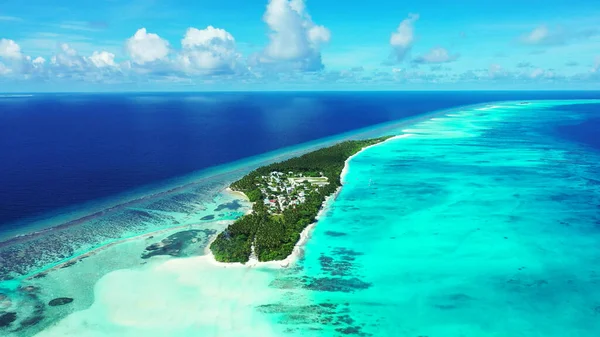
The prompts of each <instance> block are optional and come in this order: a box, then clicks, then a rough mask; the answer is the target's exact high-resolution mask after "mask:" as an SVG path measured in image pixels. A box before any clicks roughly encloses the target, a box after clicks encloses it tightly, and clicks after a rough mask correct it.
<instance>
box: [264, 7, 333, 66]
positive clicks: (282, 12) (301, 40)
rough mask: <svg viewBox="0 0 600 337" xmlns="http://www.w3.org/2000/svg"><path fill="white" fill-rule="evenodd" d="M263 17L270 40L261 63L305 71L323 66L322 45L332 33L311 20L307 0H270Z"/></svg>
mask: <svg viewBox="0 0 600 337" xmlns="http://www.w3.org/2000/svg"><path fill="white" fill-rule="evenodd" d="M263 20H264V21H265V23H266V24H267V26H268V27H269V30H270V33H269V38H270V43H269V44H268V45H267V47H266V48H265V49H264V51H263V53H262V55H260V56H259V57H258V63H261V64H271V65H276V66H281V65H283V68H294V69H298V70H304V71H313V70H320V69H322V68H323V67H324V66H323V62H322V60H321V47H322V46H323V44H325V43H327V42H329V40H330V39H331V33H330V32H329V30H328V29H327V28H326V27H324V26H319V25H317V24H315V23H314V22H313V21H312V18H311V17H310V15H309V14H308V12H307V11H306V5H305V3H304V0H270V1H269V4H268V5H267V10H266V12H265V14H264V16H263Z"/></svg>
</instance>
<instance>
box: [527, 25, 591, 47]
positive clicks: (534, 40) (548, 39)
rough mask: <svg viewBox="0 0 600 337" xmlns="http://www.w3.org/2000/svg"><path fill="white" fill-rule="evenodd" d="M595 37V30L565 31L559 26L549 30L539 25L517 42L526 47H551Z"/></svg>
mask: <svg viewBox="0 0 600 337" xmlns="http://www.w3.org/2000/svg"><path fill="white" fill-rule="evenodd" d="M595 36H598V30H597V29H595V28H591V29H582V30H572V29H570V30H567V29H564V28H563V27H560V26H556V27H553V28H552V29H550V28H549V27H548V26H546V25H541V26H538V27H536V28H534V29H533V30H532V31H530V32H528V33H526V34H523V35H521V37H520V39H519V41H520V42H521V43H522V44H526V45H533V46H552V45H561V44H566V43H570V42H574V41H577V40H585V39H589V38H593V37H595Z"/></svg>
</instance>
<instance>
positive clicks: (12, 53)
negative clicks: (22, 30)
mask: <svg viewBox="0 0 600 337" xmlns="http://www.w3.org/2000/svg"><path fill="white" fill-rule="evenodd" d="M0 57H2V58H4V59H7V60H20V59H21V58H22V57H23V54H22V53H21V47H20V46H19V45H18V44H17V43H16V42H15V41H13V40H9V39H1V40H0Z"/></svg>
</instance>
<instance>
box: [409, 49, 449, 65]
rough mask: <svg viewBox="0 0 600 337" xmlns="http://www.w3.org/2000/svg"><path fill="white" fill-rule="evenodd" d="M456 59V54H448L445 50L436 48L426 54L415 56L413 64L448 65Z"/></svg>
mask: <svg viewBox="0 0 600 337" xmlns="http://www.w3.org/2000/svg"><path fill="white" fill-rule="evenodd" d="M458 57H459V55H458V54H450V53H449V52H448V50H446V49H445V48H441V47H437V48H432V49H431V50H430V51H429V52H427V53H426V54H423V55H419V56H417V57H416V58H415V59H413V62H414V63H417V64H438V63H448V62H453V61H456V59H458Z"/></svg>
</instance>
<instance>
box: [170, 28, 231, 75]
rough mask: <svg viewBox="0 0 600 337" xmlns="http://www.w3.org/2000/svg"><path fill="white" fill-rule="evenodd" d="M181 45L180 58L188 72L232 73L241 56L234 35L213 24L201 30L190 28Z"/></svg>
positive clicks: (185, 70) (181, 64) (181, 63)
mask: <svg viewBox="0 0 600 337" xmlns="http://www.w3.org/2000/svg"><path fill="white" fill-rule="evenodd" d="M181 46H182V48H183V49H182V51H181V53H180V55H179V57H178V60H179V63H180V66H181V68H182V69H183V71H184V72H186V73H191V74H222V73H230V72H233V71H234V69H235V68H236V64H237V60H238V59H239V58H240V55H239V53H238V52H237V50H236V45H235V39H234V38H233V36H232V35H231V34H230V33H229V32H227V31H226V30H224V29H220V28H215V27H213V26H208V27H206V28H205V29H201V30H200V29H197V28H189V29H188V30H187V32H186V34H185V36H184V38H183V39H182V40H181Z"/></svg>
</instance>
